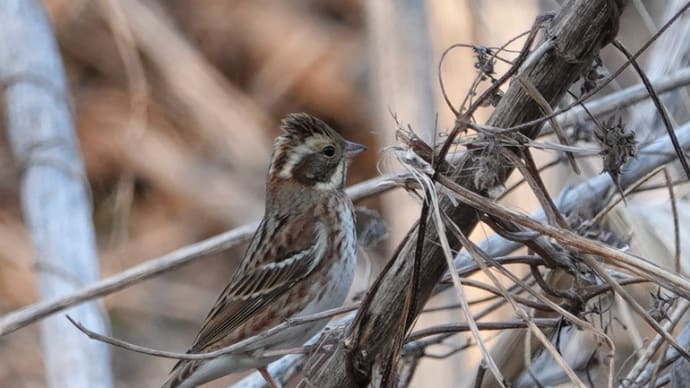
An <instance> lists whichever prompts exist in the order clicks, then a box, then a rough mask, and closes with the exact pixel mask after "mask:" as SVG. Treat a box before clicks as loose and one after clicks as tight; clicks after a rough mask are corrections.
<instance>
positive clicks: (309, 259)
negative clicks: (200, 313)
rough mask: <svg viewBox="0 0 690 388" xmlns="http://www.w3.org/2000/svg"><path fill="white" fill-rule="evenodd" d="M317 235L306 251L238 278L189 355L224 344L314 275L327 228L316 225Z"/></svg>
mask: <svg viewBox="0 0 690 388" xmlns="http://www.w3.org/2000/svg"><path fill="white" fill-rule="evenodd" d="M314 233H315V236H314V237H315V238H311V239H309V240H308V241H310V245H307V246H306V247H304V248H303V249H301V250H299V251H292V252H291V253H290V254H288V256H286V257H281V258H276V259H277V260H273V261H271V262H268V263H266V264H263V265H261V266H259V267H256V268H251V269H248V270H247V271H246V272H243V273H238V274H236V275H235V277H234V278H233V281H232V282H231V283H230V284H229V285H228V286H227V287H226V288H225V290H224V291H223V293H222V294H221V296H220V297H219V298H218V301H217V302H216V304H215V305H214V308H213V309H212V310H211V311H210V312H209V315H208V317H207V318H206V321H205V322H204V324H203V326H202V328H201V330H200V332H199V335H198V336H197V338H196V340H195V342H194V345H193V346H192V348H191V349H190V350H189V351H190V352H192V353H197V352H202V351H204V350H206V349H208V348H209V347H211V346H213V345H214V344H216V343H217V342H218V341H221V340H222V339H223V338H224V337H226V336H227V335H228V334H229V333H231V332H232V331H233V330H235V329H236V328H237V327H239V326H241V325H242V324H243V323H244V322H246V321H247V319H248V318H249V317H251V316H253V315H254V314H255V313H256V312H257V311H259V310H261V309H262V308H264V307H265V306H266V305H267V304H268V303H269V302H270V301H272V300H274V299H275V298H276V297H277V296H278V295H280V294H282V293H283V292H285V291H286V290H287V289H289V288H290V287H292V286H293V285H294V284H295V283H297V282H298V281H299V280H301V279H303V278H304V277H306V276H307V275H308V274H309V273H310V272H311V271H313V270H314V268H315V267H316V266H317V265H318V264H319V262H320V261H321V259H322V258H323V255H324V249H323V247H324V246H325V244H326V241H325V239H326V236H325V226H324V225H322V224H317V225H316V227H315V228H314Z"/></svg>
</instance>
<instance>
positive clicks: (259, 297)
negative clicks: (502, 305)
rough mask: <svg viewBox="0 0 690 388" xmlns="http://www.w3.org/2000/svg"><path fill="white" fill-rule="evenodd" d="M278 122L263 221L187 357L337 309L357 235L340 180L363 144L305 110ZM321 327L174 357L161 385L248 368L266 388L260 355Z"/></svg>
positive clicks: (174, 386) (186, 387)
mask: <svg viewBox="0 0 690 388" xmlns="http://www.w3.org/2000/svg"><path fill="white" fill-rule="evenodd" d="M280 127H281V129H282V134H281V135H280V136H278V137H276V139H275V140H274V142H273V153H272V155H271V162H270V167H269V169H268V174H267V178H266V200H265V201H266V202H265V211H264V216H263V219H262V220H261V222H260V224H259V227H258V228H257V230H256V232H255V233H254V235H253V237H252V239H251V241H250V243H249V246H248V248H247V250H246V252H245V254H244V256H243V258H242V260H241V262H240V265H239V267H238V269H237V270H236V272H235V274H234V275H233V276H232V278H231V280H230V282H229V283H228V284H227V286H226V287H225V289H223V291H222V292H221V294H220V296H219V297H218V299H217V300H216V302H215V304H214V305H213V307H212V308H211V310H210V312H209V313H208V316H207V317H206V319H205V321H204V323H203V324H202V326H201V329H200V330H199V333H198V334H197V336H196V339H195V340H194V343H193V345H192V346H191V347H190V348H189V350H188V351H187V353H207V352H212V351H216V350H219V349H222V348H225V347H228V346H230V345H232V344H235V343H237V342H239V341H242V340H244V339H247V338H249V337H252V336H255V335H257V334H260V333H261V332H264V331H266V330H267V329H270V328H272V327H275V326H276V325H278V324H280V323H282V322H284V321H285V320H286V319H288V318H299V317H304V316H308V315H312V314H315V313H318V312H322V311H325V310H328V309H332V308H336V307H339V306H341V305H342V304H343V302H344V301H345V298H346V296H347V294H348V291H349V289H350V286H351V284H352V280H353V278H354V272H355V267H356V261H357V236H356V231H355V215H354V206H353V204H352V202H351V201H350V199H349V198H348V197H347V195H346V194H345V191H344V187H345V178H346V175H347V169H348V166H349V162H350V161H351V159H352V158H353V157H354V156H356V155H358V154H360V153H361V152H363V151H364V150H366V147H365V146H363V145H361V144H358V143H354V142H351V141H348V140H345V139H344V138H343V136H342V135H340V134H339V133H338V132H336V131H335V130H334V129H333V128H331V127H330V126H329V125H328V124H326V123H325V122H323V121H322V120H320V119H318V118H316V117H314V116H312V115H309V114H307V113H292V114H289V115H287V116H286V117H285V118H284V119H283V120H282V121H281V124H280ZM326 323H327V321H326V320H321V321H316V322H310V323H307V324H305V325H298V326H294V327H290V328H288V329H286V330H284V331H281V332H278V333H275V334H274V335H271V336H270V337H268V338H262V339H261V340H260V341H257V342H256V343H253V344H251V345H247V347H246V348H244V347H243V348H242V349H241V351H238V352H233V353H232V354H228V355H223V356H220V357H218V358H213V359H207V360H184V359H182V360H179V361H178V362H177V364H176V365H175V366H174V367H173V369H172V371H171V372H170V374H169V377H168V379H167V380H166V382H165V383H164V384H163V386H162V388H192V387H196V386H198V385H200V384H204V383H206V382H209V381H212V380H215V379H218V378H220V377H222V376H225V375H228V374H231V373H235V372H240V371H243V370H248V369H254V368H256V369H258V370H259V371H260V372H261V373H262V375H263V376H264V378H266V380H267V383H268V384H269V385H274V384H275V382H274V381H272V379H271V378H270V375H268V372H267V371H266V369H265V368H266V366H267V365H268V364H269V363H270V362H272V361H274V360H276V359H277V358H278V357H275V356H274V357H262V356H261V353H262V352H264V351H266V350H276V349H290V348H294V347H297V346H302V345H303V344H304V342H306V341H307V340H308V339H309V338H311V337H312V336H313V335H315V334H316V333H318V332H319V331H320V330H321V329H322V328H323V327H324V326H325V325H326Z"/></svg>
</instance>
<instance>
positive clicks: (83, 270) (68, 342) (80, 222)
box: [0, 0, 112, 388]
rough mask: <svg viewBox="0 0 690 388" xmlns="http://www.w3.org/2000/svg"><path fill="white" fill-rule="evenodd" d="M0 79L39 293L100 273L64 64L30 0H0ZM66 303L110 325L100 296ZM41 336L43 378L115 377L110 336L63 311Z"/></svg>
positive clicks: (49, 294)
mask: <svg viewBox="0 0 690 388" xmlns="http://www.w3.org/2000/svg"><path fill="white" fill-rule="evenodd" d="M0 79H1V80H2V83H3V86H4V110H5V114H6V117H5V118H6V128H7V134H8V138H9V142H10V146H11V148H12V152H13V154H14V157H15V158H16V159H17V161H18V164H19V165H20V166H21V168H22V176H21V197H22V198H21V200H22V208H23V212H24V217H25V220H26V224H27V226H28V228H29V229H30V231H31V235H32V238H33V243H34V247H35V255H36V268H37V277H38V287H39V296H40V298H41V299H43V300H49V299H54V298H59V297H60V296H62V295H67V294H71V293H73V292H74V291H75V290H77V289H80V288H82V287H84V286H86V285H87V284H89V283H92V282H95V281H96V280H98V272H99V269H98V260H97V254H96V243H95V238H94V232H93V227H92V224H91V207H90V203H89V202H90V201H89V193H88V189H87V187H86V186H87V185H86V178H85V174H84V167H83V165H82V162H81V159H80V156H79V151H78V149H79V148H78V145H77V139H76V137H75V134H74V130H73V127H74V123H73V117H72V111H71V106H70V102H69V93H68V90H67V84H66V81H65V76H64V70H63V66H62V63H61V60H60V55H59V52H58V48H57V43H56V42H55V38H54V36H53V33H52V31H51V28H50V25H49V23H48V19H47V18H46V15H45V14H44V11H43V10H42V9H41V5H40V2H38V1H36V0H3V1H0ZM67 312H68V313H69V314H70V315H72V316H73V317H74V318H75V319H77V320H79V321H81V322H83V323H84V324H85V325H87V326H89V327H91V328H93V329H94V330H96V331H99V332H107V331H108V325H107V321H106V319H105V318H104V316H103V314H102V311H101V309H100V306H99V304H98V303H97V302H88V303H85V304H82V305H79V306H76V307H73V308H71V309H70V310H68V311H67ZM41 342H42V347H43V354H44V364H45V368H46V379H47V384H48V386H49V387H56V388H58V387H60V388H62V387H70V388H82V387H83V388H99V387H104V388H109V387H112V376H111V371H110V354H109V350H108V348H107V346H106V345H104V344H102V343H99V342H95V341H91V340H90V339H89V338H88V337H86V336H84V335H83V334H82V333H80V332H79V331H78V330H75V328H74V327H73V326H72V325H71V324H70V323H69V322H68V321H67V320H66V319H65V318H64V317H63V316H62V315H59V316H54V317H49V318H46V319H44V320H43V321H42V322H41ZM18 356H21V355H18Z"/></svg>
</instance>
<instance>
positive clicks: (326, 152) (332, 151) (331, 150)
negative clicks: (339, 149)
mask: <svg viewBox="0 0 690 388" xmlns="http://www.w3.org/2000/svg"><path fill="white" fill-rule="evenodd" d="M321 152H322V153H323V154H324V155H326V156H328V157H329V158H330V157H332V156H333V155H335V147H333V146H332V145H327V146H325V147H323V149H322V150H321Z"/></svg>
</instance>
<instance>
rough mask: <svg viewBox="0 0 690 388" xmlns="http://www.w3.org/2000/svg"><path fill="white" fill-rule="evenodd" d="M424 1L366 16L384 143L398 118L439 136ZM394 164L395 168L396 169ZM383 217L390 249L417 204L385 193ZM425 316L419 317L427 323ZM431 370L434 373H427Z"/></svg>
mask: <svg viewBox="0 0 690 388" xmlns="http://www.w3.org/2000/svg"><path fill="white" fill-rule="evenodd" d="M427 13H428V10H427V4H426V1H424V0H369V1H367V2H366V18H367V19H366V20H367V30H368V35H369V36H368V39H369V57H370V66H371V71H370V77H371V83H370V90H371V92H372V96H373V99H372V100H373V102H374V104H373V105H374V113H375V115H374V117H375V120H374V123H375V125H374V131H375V133H376V134H377V136H378V141H379V144H380V145H381V146H383V147H388V146H392V145H395V144H396V143H397V142H396V139H395V132H396V130H397V126H396V122H395V119H394V118H393V115H395V116H396V118H397V120H398V121H399V123H400V125H401V126H403V127H405V128H407V126H408V125H409V126H410V127H411V128H412V129H413V130H414V132H415V133H416V134H417V135H418V136H419V137H421V138H422V139H423V140H424V141H425V142H427V143H428V144H433V140H434V138H435V114H436V106H437V105H436V98H435V97H436V95H435V90H434V88H435V87H436V86H435V78H434V75H435V66H436V63H437V61H438V59H437V58H434V56H433V47H432V44H431V38H430V33H429V26H428V20H427V18H428V16H427ZM382 159H383V161H384V164H383V165H382V168H383V170H384V171H390V170H397V169H398V167H399V166H398V165H397V161H393V159H395V158H393V157H391V155H390V154H387V155H384V156H383V158H382ZM393 166H394V167H393ZM382 205H383V212H384V216H385V218H386V219H387V225H388V226H389V228H390V238H389V240H388V241H389V244H390V248H391V249H392V248H394V247H395V245H397V244H398V243H399V242H400V241H401V239H402V238H403V236H404V235H405V233H406V232H407V230H408V229H409V227H410V225H412V223H413V222H415V221H416V220H417V218H418V217H419V207H418V206H417V204H416V203H415V201H414V200H413V199H412V198H411V197H410V196H409V195H408V194H407V193H405V192H401V191H397V192H391V193H387V194H385V195H384V196H383V197H382ZM425 321H427V319H426V317H421V318H420V322H418V323H419V324H420V325H424V324H425ZM437 366H438V367H437V368H431V369H430V370H427V369H426V368H420V369H419V370H418V371H417V372H418V373H417V376H422V377H420V378H421V379H422V380H425V381H427V383H428V382H430V381H435V382H437V383H439V384H442V385H443V384H447V383H448V381H449V380H450V379H451V378H452V377H453V375H452V370H451V369H449V368H447V367H444V365H442V363H438V364H437ZM429 372H430V373H429Z"/></svg>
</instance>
